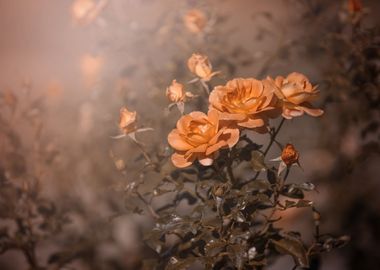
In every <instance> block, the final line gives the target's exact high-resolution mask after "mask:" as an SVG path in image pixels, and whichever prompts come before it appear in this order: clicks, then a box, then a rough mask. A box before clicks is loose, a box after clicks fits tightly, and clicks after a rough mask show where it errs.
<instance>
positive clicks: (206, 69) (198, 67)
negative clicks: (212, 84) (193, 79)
mask: <svg viewBox="0 0 380 270" xmlns="http://www.w3.org/2000/svg"><path fill="white" fill-rule="evenodd" d="M187 66H188V68H189V70H190V71H191V72H192V73H194V74H195V75H197V76H198V77H200V78H201V79H202V80H204V81H209V80H211V78H212V77H213V76H214V75H216V74H218V73H219V72H218V71H216V72H212V66H211V63H210V61H209V60H208V57H207V56H206V55H202V54H199V53H193V55H192V56H191V57H190V58H189V60H187Z"/></svg>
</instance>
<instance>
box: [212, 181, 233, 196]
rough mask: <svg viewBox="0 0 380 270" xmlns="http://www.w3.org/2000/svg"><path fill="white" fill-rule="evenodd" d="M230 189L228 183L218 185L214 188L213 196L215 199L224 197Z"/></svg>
mask: <svg viewBox="0 0 380 270" xmlns="http://www.w3.org/2000/svg"><path fill="white" fill-rule="evenodd" d="M229 189H230V186H229V185H228V184H227V183H224V184H218V185H215V186H213V188H212V194H213V195H214V196H215V197H223V196H224V195H225V194H226V193H227V192H228V190H229Z"/></svg>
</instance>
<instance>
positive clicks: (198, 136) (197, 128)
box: [187, 120, 216, 145]
mask: <svg viewBox="0 0 380 270" xmlns="http://www.w3.org/2000/svg"><path fill="white" fill-rule="evenodd" d="M188 130H189V133H188V134H187V136H188V140H189V142H190V143H191V144H193V145H200V144H204V143H207V142H208V141H209V140H210V139H211V138H212V137H213V136H214V135H215V133H216V132H215V126H214V125H213V124H212V123H210V122H209V121H207V120H204V121H191V123H190V124H189V129H188Z"/></svg>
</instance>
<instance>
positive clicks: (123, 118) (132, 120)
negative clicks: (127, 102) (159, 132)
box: [119, 107, 136, 134]
mask: <svg viewBox="0 0 380 270" xmlns="http://www.w3.org/2000/svg"><path fill="white" fill-rule="evenodd" d="M119 128H120V130H121V131H122V132H123V133H124V134H129V133H131V132H134V131H136V112H130V111H128V109H127V108H126V107H124V108H121V110H120V121H119Z"/></svg>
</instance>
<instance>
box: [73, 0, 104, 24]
mask: <svg viewBox="0 0 380 270" xmlns="http://www.w3.org/2000/svg"><path fill="white" fill-rule="evenodd" d="M107 3H108V0H98V1H97V2H95V1H94V0H75V1H74V2H73V3H72V5H71V14H72V17H73V18H74V19H75V20H76V21H77V22H78V23H80V24H90V23H91V22H93V21H94V20H95V19H96V17H97V16H98V15H99V13H100V12H101V11H102V10H103V9H104V8H105V7H106V5H107Z"/></svg>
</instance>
